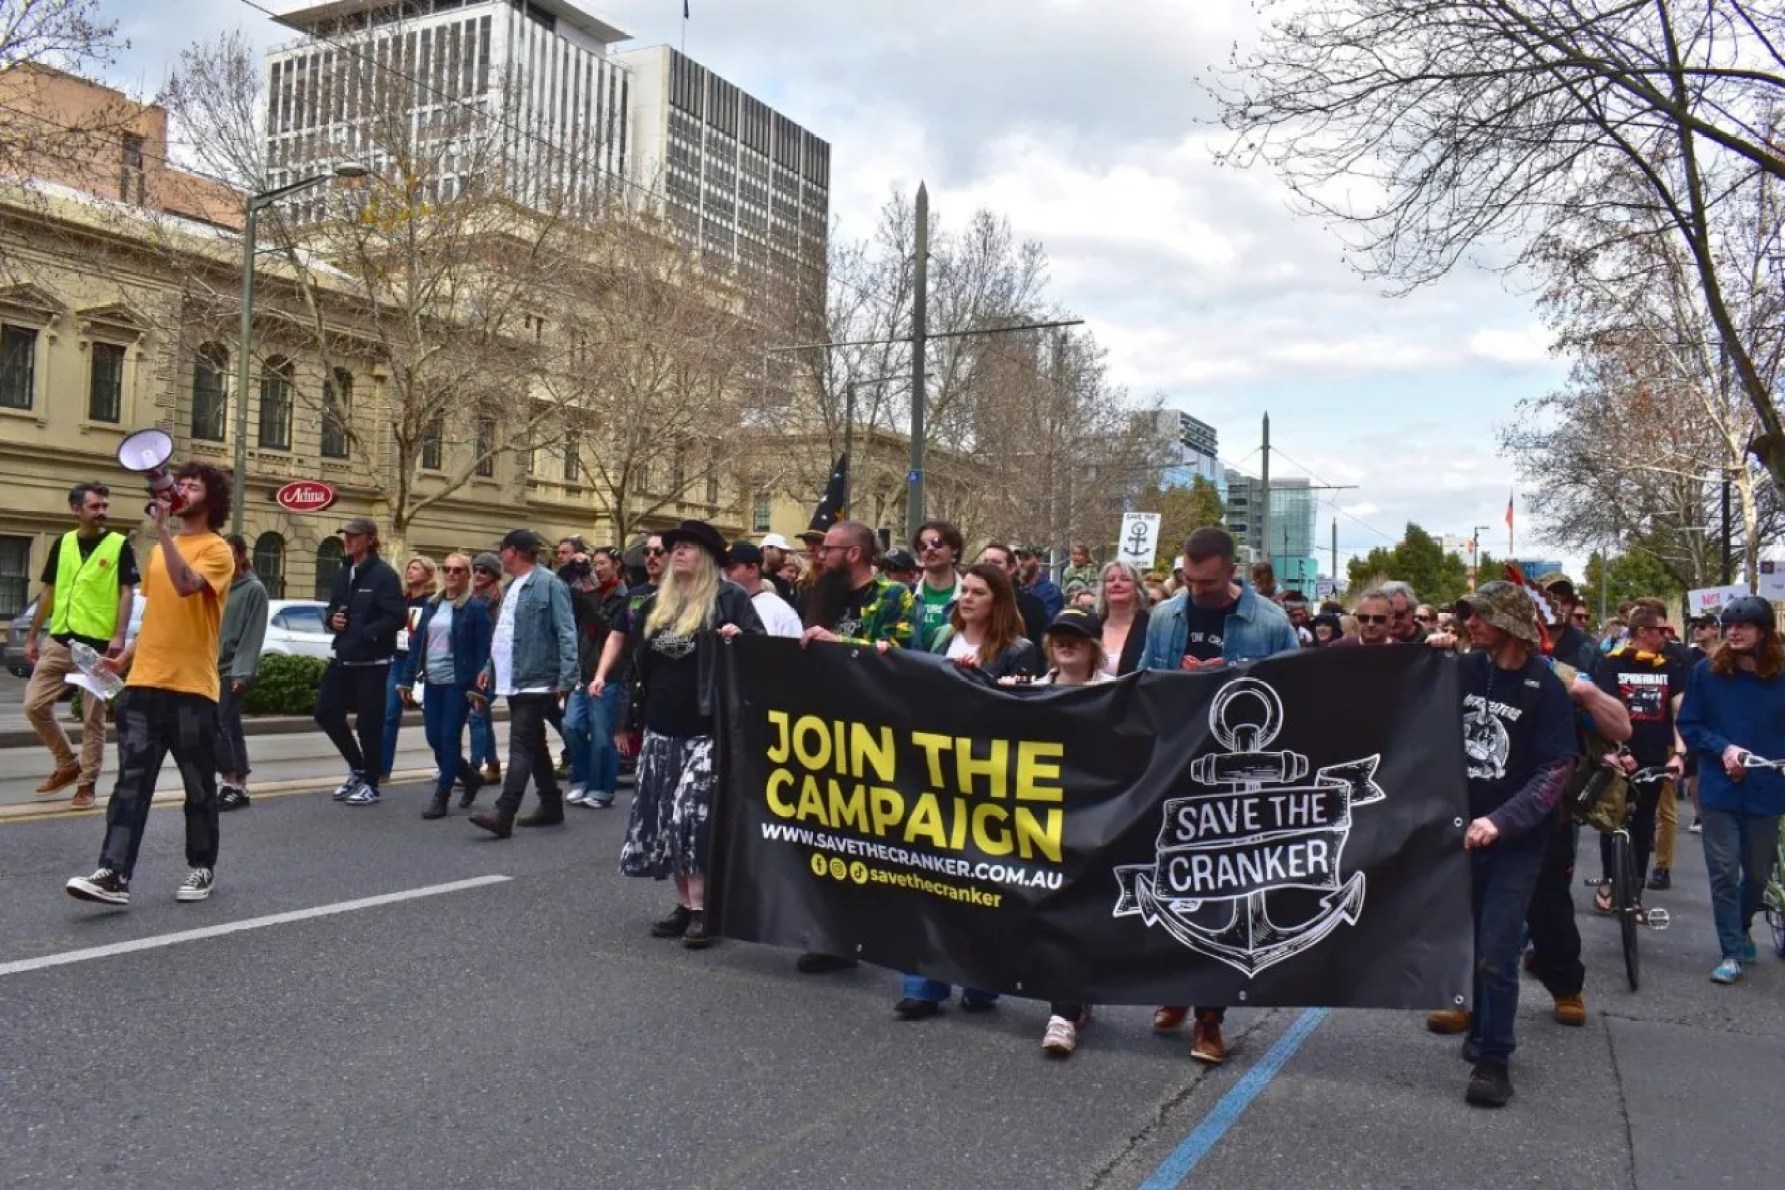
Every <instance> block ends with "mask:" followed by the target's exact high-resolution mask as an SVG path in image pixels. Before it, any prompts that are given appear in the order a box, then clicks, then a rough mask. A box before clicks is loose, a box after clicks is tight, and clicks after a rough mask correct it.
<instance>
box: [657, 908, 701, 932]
mask: <svg viewBox="0 0 1785 1190" xmlns="http://www.w3.org/2000/svg"><path fill="white" fill-rule="evenodd" d="M693 917H694V910H692V909H690V908H688V906H686V905H677V906H676V907H675V911H674V912H673V913H671V914H670V915H669V916H668V917H666V918H664V919H663V920H662V921H659V922H654V923H652V925H651V937H653V938H680V937H681V936H682V935H683V934H686V933H687V932H688V923H689V922H690V921H691V920H692V919H693Z"/></svg>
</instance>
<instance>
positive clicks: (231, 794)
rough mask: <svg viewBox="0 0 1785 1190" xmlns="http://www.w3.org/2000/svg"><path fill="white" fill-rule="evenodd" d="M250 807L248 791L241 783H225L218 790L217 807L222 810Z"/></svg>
mask: <svg viewBox="0 0 1785 1190" xmlns="http://www.w3.org/2000/svg"><path fill="white" fill-rule="evenodd" d="M247 808H248V791H247V790H246V789H243V788H242V787H241V786H240V785H225V786H223V787H222V788H221V789H219V790H218V791H217V809H218V810H219V811H221V812H227V811H230V810H245V809H247Z"/></svg>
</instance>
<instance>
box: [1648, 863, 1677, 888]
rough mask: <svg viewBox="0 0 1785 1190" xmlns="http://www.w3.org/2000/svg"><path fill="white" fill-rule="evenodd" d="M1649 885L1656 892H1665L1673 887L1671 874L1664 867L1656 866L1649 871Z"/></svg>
mask: <svg viewBox="0 0 1785 1190" xmlns="http://www.w3.org/2000/svg"><path fill="white" fill-rule="evenodd" d="M1649 887H1650V888H1652V889H1654V890H1655V891H1656V892H1666V891H1667V890H1668V889H1670V888H1672V887H1673V874H1672V873H1671V872H1669V871H1668V870H1667V869H1666V868H1656V869H1655V870H1654V871H1653V872H1650V873H1649Z"/></svg>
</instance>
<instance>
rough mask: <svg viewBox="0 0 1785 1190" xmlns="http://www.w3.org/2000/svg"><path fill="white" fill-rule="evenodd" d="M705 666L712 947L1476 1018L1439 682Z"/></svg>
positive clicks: (748, 653)
mask: <svg viewBox="0 0 1785 1190" xmlns="http://www.w3.org/2000/svg"><path fill="white" fill-rule="evenodd" d="M721 653H722V658H723V680H724V683H725V698H724V699H723V708H722V714H721V728H720V737H721V749H720V780H721V786H720V787H721V793H720V797H719V804H718V807H717V813H716V816H715V824H714V830H715V832H716V833H715V839H714V848H713V854H714V870H713V872H712V874H711V881H710V886H709V893H708V899H709V908H711V909H712V910H713V912H714V914H715V916H716V918H717V921H718V923H719V930H720V932H721V933H723V934H726V935H728V936H730V937H734V938H741V939H747V940H751V941H758V942H767V943H772V944H777V945H783V946H790V947H799V948H802V949H807V950H815V951H822V952H826V953H831V954H842V955H850V956H854V957H859V958H861V959H864V960H866V961H868V962H873V963H878V964H881V965H883V966H887V967H891V968H894V969H897V970H901V971H912V972H918V973H921V974H924V975H929V976H933V977H934V978H937V979H944V980H948V981H950V982H954V983H959V984H964V985H967V986H972V987H978V988H985V989H988V990H996V991H1003V992H1009V993H1013V994H1017V995H1024V996H1033V997H1038V998H1045V999H1055V1000H1079V1001H1090V1002H1096V1003H1105V1004H1121V1003H1131V1004H1154V1003H1170V1004H1186V1003H1200V1004H1255V1005H1335V1006H1355V1007H1399V1008H1433V1007H1456V1006H1460V1005H1462V1004H1464V1003H1466V997H1467V995H1468V991H1469V972H1470V965H1471V953H1472V942H1471V926H1470V915H1469V869H1468V863H1467V859H1466V857H1465V855H1464V852H1463V849H1462V836H1463V828H1464V826H1465V825H1466V821H1465V815H1466V813H1467V810H1466V805H1467V796H1466V786H1465V779H1464V766H1463V742H1462V715H1461V706H1460V700H1459V695H1458V690H1457V684H1456V677H1455V674H1454V671H1453V665H1454V662H1453V660H1452V659H1451V658H1449V657H1446V656H1443V655H1440V654H1437V653H1435V652H1432V651H1429V650H1424V649H1412V648H1405V649H1403V648H1387V649H1357V650H1335V651H1332V652H1325V651H1321V652H1312V651H1310V652H1307V653H1301V654H1295V655H1291V656H1287V657H1282V658H1274V659H1271V660H1268V661H1262V662H1257V663H1255V664H1253V665H1250V666H1245V667H1240V668H1235V669H1229V670H1226V671H1223V672H1220V673H1203V674H1188V673H1185V674H1179V673H1159V674H1140V675H1136V676H1134V677H1130V678H1125V679H1122V680H1121V681H1119V682H1116V683H1111V684H1108V685H1102V686H1094V687H1081V688H1076V689H1072V688H1058V689H1056V688H1048V687H1043V688H1013V687H997V686H993V685H991V684H988V683H986V682H984V681H982V680H981V679H979V678H978V677H976V676H974V675H970V674H963V673H960V672H957V671H956V670H955V669H954V667H953V666H951V665H948V664H946V663H944V662H942V661H940V660H939V659H936V658H932V657H927V656H921V655H916V654H909V653H902V652H899V651H894V652H893V653H890V654H888V655H886V656H880V655H877V654H876V653H875V652H874V650H872V649H858V648H852V647H847V646H835V645H826V646H815V647H812V648H809V649H803V650H802V649H800V648H799V647H798V645H797V643H795V642H790V641H781V640H774V639H767V638H759V637H750V638H738V639H736V640H733V641H731V642H729V643H728V644H727V645H726V646H725V647H724V648H723V649H722V650H721Z"/></svg>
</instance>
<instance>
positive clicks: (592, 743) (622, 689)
mask: <svg viewBox="0 0 1785 1190" xmlns="http://www.w3.org/2000/svg"><path fill="white" fill-rule="evenodd" d="M630 690H631V688H630V686H629V685H628V684H627V683H625V682H610V683H608V684H607V685H606V686H603V687H602V688H601V697H600V698H590V697H589V690H588V687H586V686H581V687H578V688H577V689H576V690H574V691H573V692H572V693H571V695H570V701H569V702H568V703H566V704H565V707H564V742H565V743H567V744H569V745H570V784H571V786H572V787H573V788H578V789H582V790H583V791H584V792H586V793H587V794H589V796H591V797H594V798H597V799H599V800H601V801H611V800H613V796H614V792H615V790H616V789H617V788H618V786H619V783H620V752H619V749H617V748H615V747H614V732H615V730H616V728H617V725H618V724H619V723H620V722H621V721H622V719H621V717H622V716H623V715H624V714H625V712H626V700H627V696H628V694H629V693H630Z"/></svg>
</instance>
